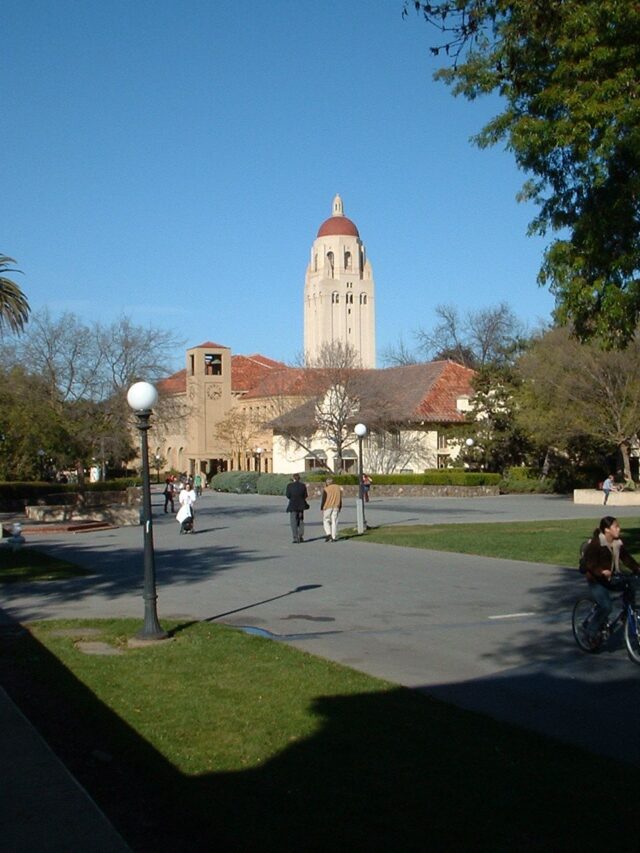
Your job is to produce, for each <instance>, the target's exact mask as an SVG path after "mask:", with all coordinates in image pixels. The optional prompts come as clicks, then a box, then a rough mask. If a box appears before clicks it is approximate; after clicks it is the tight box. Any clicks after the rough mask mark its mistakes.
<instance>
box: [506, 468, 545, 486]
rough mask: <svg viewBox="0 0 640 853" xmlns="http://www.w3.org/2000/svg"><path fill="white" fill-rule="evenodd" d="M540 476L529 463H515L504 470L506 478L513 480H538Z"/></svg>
mask: <svg viewBox="0 0 640 853" xmlns="http://www.w3.org/2000/svg"><path fill="white" fill-rule="evenodd" d="M538 478H539V475H538V472H537V471H536V469H535V468H531V467H529V466H527V465H513V466H512V467H511V468H507V469H506V470H505V472H504V479H505V480H509V481H511V482H513V481H514V480H538Z"/></svg>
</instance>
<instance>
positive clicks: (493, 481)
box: [307, 468, 501, 487]
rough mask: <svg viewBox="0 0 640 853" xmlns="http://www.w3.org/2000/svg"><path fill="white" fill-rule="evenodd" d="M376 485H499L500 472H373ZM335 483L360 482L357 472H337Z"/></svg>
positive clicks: (315, 478) (312, 478)
mask: <svg viewBox="0 0 640 853" xmlns="http://www.w3.org/2000/svg"><path fill="white" fill-rule="evenodd" d="M326 476H327V475H326V474H323V475H322V476H320V475H313V474H312V475H311V476H309V477H308V478H307V479H308V481H309V482H322V481H323V480H324V479H325V478H326ZM372 480H373V485H374V487H375V486H497V485H498V484H499V483H500V480H501V477H500V474H487V473H484V472H482V471H464V470H461V469H457V470H456V469H450V468H447V469H443V470H442V471H427V472H425V473H424V474H373V475H372ZM333 481H334V483H338V485H340V486H354V485H357V484H358V476H357V475H356V474H335V475H333Z"/></svg>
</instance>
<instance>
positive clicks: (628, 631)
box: [624, 609, 640, 663]
mask: <svg viewBox="0 0 640 853" xmlns="http://www.w3.org/2000/svg"><path fill="white" fill-rule="evenodd" d="M624 642H625V645H626V647H627V651H628V652H629V657H630V658H631V660H632V661H633V662H634V663H640V613H638V611H637V610H633V609H630V610H629V611H628V612H627V619H626V622H625V623H624Z"/></svg>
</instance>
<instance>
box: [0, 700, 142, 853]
mask: <svg viewBox="0 0 640 853" xmlns="http://www.w3.org/2000/svg"><path fill="white" fill-rule="evenodd" d="M0 732H1V740H0V766H1V767H2V776H3V782H4V784H3V785H2V796H0V838H1V839H2V848H3V850H7V851H11V853H64V852H65V851H69V853H71V851H73V853H84V851H87V853H88V851H92V853H127V851H129V853H130V848H129V847H128V846H127V845H126V844H125V842H124V841H123V840H122V838H121V837H120V836H119V835H118V833H117V832H116V831H115V829H114V828H113V826H112V825H111V824H110V823H109V821H108V820H107V818H106V817H105V816H104V815H103V813H102V812H101V811H100V809H99V808H98V807H97V805H96V804H95V803H94V802H93V800H92V799H91V797H90V796H89V794H88V793H87V792H86V791H85V790H84V788H82V787H80V785H79V784H78V782H77V781H76V780H75V779H74V778H73V776H72V775H71V774H70V773H69V771H68V770H67V769H66V767H65V766H64V765H63V764H62V762H61V761H60V760H59V759H58V757H57V756H56V755H55V754H54V753H53V752H52V750H51V749H50V748H49V746H48V745H47V744H46V743H45V741H44V740H43V739H42V738H41V737H40V735H39V734H38V732H37V731H36V730H35V729H34V727H33V726H32V725H31V723H30V722H29V721H28V720H27V719H26V718H25V717H24V715H23V714H22V712H21V711H20V710H19V709H18V708H17V707H16V705H15V704H14V703H13V702H12V700H11V699H10V698H9V696H7V694H6V693H5V691H4V690H3V689H2V688H1V687H0Z"/></svg>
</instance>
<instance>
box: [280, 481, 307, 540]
mask: <svg viewBox="0 0 640 853" xmlns="http://www.w3.org/2000/svg"><path fill="white" fill-rule="evenodd" d="M285 496H286V498H287V500H288V501H289V503H288V504H287V512H288V513H289V523H290V524H291V534H292V536H293V543H294V545H295V544H297V543H298V542H304V511H305V509H309V504H308V503H307V498H308V494H307V487H306V485H305V484H304V483H303V482H302V481H301V480H300V474H294V475H293V478H292V480H291V482H290V483H287V489H286V491H285Z"/></svg>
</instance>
